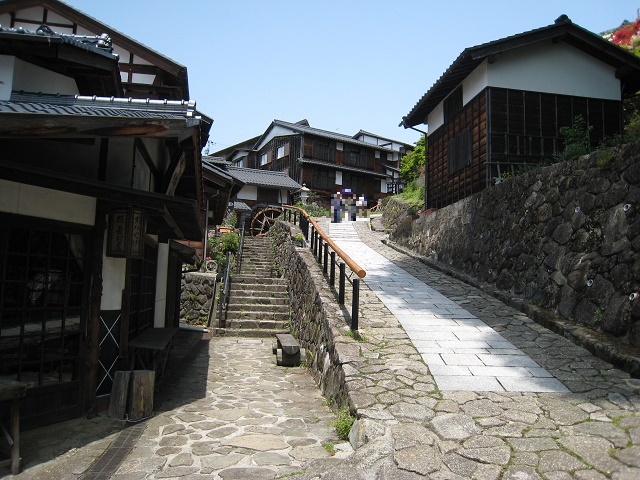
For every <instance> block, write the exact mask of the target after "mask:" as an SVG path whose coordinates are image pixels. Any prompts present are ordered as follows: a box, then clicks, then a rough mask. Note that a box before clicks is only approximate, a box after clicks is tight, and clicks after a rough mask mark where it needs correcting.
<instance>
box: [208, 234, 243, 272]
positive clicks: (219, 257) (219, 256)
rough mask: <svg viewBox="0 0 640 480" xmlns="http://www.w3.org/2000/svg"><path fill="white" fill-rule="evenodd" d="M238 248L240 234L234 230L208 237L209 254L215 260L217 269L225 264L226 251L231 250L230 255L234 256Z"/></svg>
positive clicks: (222, 267)
mask: <svg viewBox="0 0 640 480" xmlns="http://www.w3.org/2000/svg"><path fill="white" fill-rule="evenodd" d="M239 249H240V235H238V234H237V233H236V232H228V233H225V234H224V235H221V236H219V237H216V236H211V237H209V256H210V257H211V259H213V260H215V261H216V264H217V265H218V269H224V268H225V266H226V265H227V252H231V255H232V257H235V254H236V253H238V250H239Z"/></svg>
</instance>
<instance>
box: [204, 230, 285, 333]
mask: <svg viewBox="0 0 640 480" xmlns="http://www.w3.org/2000/svg"><path fill="white" fill-rule="evenodd" d="M289 304H290V301H289V292H288V289H287V281H286V280H285V279H284V278H280V277H279V275H278V272H277V271H276V269H275V268H274V258H273V249H272V247H271V239H269V238H266V237H245V239H244V250H243V252H242V268H241V271H240V273H235V274H233V275H232V281H231V290H230V293H229V304H228V306H227V313H226V324H225V328H218V329H216V333H218V334H223V335H239V336H246V337H269V336H274V335H275V334H276V333H286V332H288V327H289V315H290V308H289Z"/></svg>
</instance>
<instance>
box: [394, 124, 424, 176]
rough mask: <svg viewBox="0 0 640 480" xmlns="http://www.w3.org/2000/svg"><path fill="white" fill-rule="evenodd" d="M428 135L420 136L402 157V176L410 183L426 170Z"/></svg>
mask: <svg viewBox="0 0 640 480" xmlns="http://www.w3.org/2000/svg"><path fill="white" fill-rule="evenodd" d="M425 139H426V135H423V136H421V137H420V140H418V141H417V142H416V146H415V148H414V149H413V150H411V151H410V152H409V153H407V154H406V155H404V156H403V157H402V158H401V159H400V176H401V177H402V179H403V180H404V181H405V182H407V183H409V182H412V181H414V180H415V179H416V178H418V176H420V174H421V173H422V172H423V171H424V163H425V162H424V159H425V157H424V155H425V150H426V149H425Z"/></svg>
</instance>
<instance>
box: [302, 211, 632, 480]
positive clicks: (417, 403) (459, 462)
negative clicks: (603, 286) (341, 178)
mask: <svg viewBox="0 0 640 480" xmlns="http://www.w3.org/2000/svg"><path fill="white" fill-rule="evenodd" d="M354 227H355V229H356V231H357V232H358V234H359V237H360V239H361V240H362V242H363V243H364V244H366V245H368V246H370V247H371V248H373V249H374V250H375V251H376V252H377V253H379V254H381V255H383V256H384V257H385V258H387V259H388V260H390V261H391V262H393V264H394V265H396V266H397V267H399V268H401V269H403V270H404V271H406V272H408V273H410V274H411V275H412V276H414V277H415V278H417V279H419V280H421V281H423V282H425V283H426V284H428V285H429V286H431V287H433V288H434V289H436V290H437V291H438V292H439V293H440V294H442V295H445V296H446V297H447V298H449V299H451V300H452V301H454V302H456V303H457V304H458V305H463V306H464V308H465V310H467V311H468V312H470V313H471V314H473V315H474V316H475V317H477V318H478V319H480V320H482V321H483V322H484V323H485V324H487V325H489V326H491V327H492V329H493V330H495V331H496V332H499V334H500V335H501V336H502V337H504V338H505V339H506V340H507V341H509V342H511V343H512V344H513V345H514V346H515V347H516V348H518V349H519V350H521V351H522V352H524V353H525V354H526V355H527V356H528V357H530V358H531V359H533V360H534V361H535V362H536V363H537V364H538V365H540V366H541V367H542V368H544V369H546V370H547V371H549V372H550V373H551V374H552V375H553V376H554V377H555V378H557V379H558V380H560V381H561V382H562V383H563V384H564V385H565V386H566V388H567V389H568V392H564V393H535V392H507V391H505V392H483V391H446V390H440V389H439V388H438V387H437V385H436V382H435V379H434V378H433V375H432V373H431V372H430V371H429V369H428V368H427V367H426V365H425V364H424V363H423V361H422V360H423V359H422V356H421V355H420V354H419V352H418V351H417V349H416V348H415V347H413V345H412V343H411V341H410V338H409V336H408V335H407V333H406V331H405V330H404V329H403V328H402V325H401V323H400V322H399V321H398V319H397V318H396V317H395V316H394V315H393V314H392V312H391V311H390V310H389V309H388V308H387V307H386V306H385V305H384V303H382V301H381V300H380V299H379V298H378V296H377V295H376V294H375V293H374V292H373V291H372V290H371V289H369V288H368V287H367V286H366V283H365V286H364V288H362V291H361V312H360V327H361V334H362V336H363V337H364V338H365V341H364V342H358V346H359V351H358V352H357V353H355V354H354V355H353V357H352V358H348V359H344V361H345V362H346V363H348V371H347V373H346V381H347V385H348V386H349V390H350V399H351V403H352V407H353V409H354V410H355V411H356V412H357V414H358V416H359V420H358V421H357V422H356V427H355V428H354V430H353V431H352V440H353V443H355V445H356V446H357V447H358V448H357V450H356V452H355V454H354V455H353V456H352V457H351V458H350V459H349V460H348V466H345V465H342V466H336V467H331V468H329V469H323V466H322V465H318V469H317V470H316V471H311V470H310V471H309V472H307V473H306V474H305V476H303V477H301V478H305V479H316V478H323V479H339V478H350V479H372V480H373V479H387V480H388V479H396V478H397V479H402V480H407V479H418V478H425V477H427V478H434V479H467V478H474V479H479V480H481V479H487V480H493V479H500V478H502V479H508V480H512V479H513V480H516V479H517V480H528V479H532V480H534V479H548V480H564V479H570V478H575V479H581V480H587V479H589V480H591V479H594V480H595V479H605V478H612V479H616V480H631V479H638V478H640V415H639V411H640V397H639V395H638V394H639V387H640V383H638V381H637V380H633V379H630V378H629V376H628V375H627V374H626V373H624V372H622V371H620V370H617V369H615V368H613V367H612V366H611V365H610V364H608V363H607V362H604V361H602V360H600V359H598V358H596V357H594V356H593V355H591V354H590V353H589V352H588V351H586V350H585V349H583V348H581V347H577V346H575V345H573V344H572V343H571V342H570V341H568V340H567V339H565V338H563V337H560V336H558V335H556V334H554V333H552V332H551V331H549V330H547V329H545V328H543V327H541V326H540V325H538V324H536V323H534V322H533V321H532V320H531V319H529V318H527V316H526V315H524V314H522V313H520V312H517V311H515V310H513V309H512V308H510V307H508V306H506V305H504V304H503V303H501V302H500V301H498V300H496V299H495V298H493V297H490V296H489V295H487V294H486V293H484V292H482V291H480V290H478V289H475V288H473V287H470V286H469V285H467V284H465V283H463V282H460V281H458V280H455V279H452V278H451V277H448V276H446V275H444V274H442V273H440V272H438V271H435V270H433V269H431V268H429V267H427V266H426V265H424V264H422V263H420V262H418V261H416V260H415V259H414V258H412V257H411V256H409V255H406V254H404V253H401V252H399V251H397V250H395V249H393V248H390V247H389V246H387V245H384V244H383V243H382V242H381V241H382V239H383V238H384V235H382V234H380V233H377V232H373V231H371V230H370V229H369V228H368V224H367V223H366V222H356V224H354ZM365 279H366V277H365ZM347 472H348V475H349V476H346V475H347Z"/></svg>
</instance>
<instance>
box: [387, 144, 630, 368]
mask: <svg viewBox="0 0 640 480" xmlns="http://www.w3.org/2000/svg"><path fill="white" fill-rule="evenodd" d="M572 138H573V139H574V141H575V142H577V143H580V142H582V141H583V140H584V136H580V135H579V134H576V135H575V136H574V137H572ZM391 239H392V240H393V241H394V242H397V243H398V244H400V245H402V246H404V247H407V248H408V249H410V250H412V251H414V252H416V253H417V254H419V255H421V256H423V257H424V259H425V261H433V262H434V265H439V266H441V267H442V268H447V269H451V270H452V271H454V272H458V273H460V274H461V275H465V276H467V277H468V278H470V279H473V280H474V281H477V282H480V283H481V284H483V285H488V286H489V287H490V288H492V289H495V291H497V292H503V293H504V294H505V295H509V298H512V299H514V300H513V301H515V302H518V303H519V304H526V305H532V306H535V307H540V308H542V309H544V311H546V312H548V313H549V315H551V316H555V317H557V319H558V320H559V321H568V322H570V323H571V324H575V325H578V326H583V327H586V328H588V329H591V330H593V331H594V332H595V333H598V334H604V335H606V336H608V337H609V338H610V339H611V340H612V341H611V343H612V344H613V345H626V347H625V348H628V347H640V142H636V143H631V144H627V145H623V146H618V147H610V148H603V149H599V150H596V151H594V152H592V153H590V154H589V155H584V156H580V157H577V158H573V159H569V160H565V161H563V162H561V163H556V164H552V165H549V166H545V167H540V168H536V169H534V170H531V171H529V172H526V173H523V174H522V175H516V176H514V177H513V178H511V179H509V181H508V182H502V183H501V184H499V185H496V186H493V187H490V188H488V189H486V190H484V191H483V192H480V193H478V194H475V195H473V196H471V197H468V198H466V199H464V200H461V201H460V202H457V203H455V204H453V205H450V206H448V207H445V208H442V209H440V210H438V211H436V212H434V213H432V214H429V215H427V216H425V217H424V218H420V219H417V220H415V221H413V222H410V223H403V224H400V225H399V226H398V228H397V229H396V230H395V231H394V232H392V234H391ZM567 328H568V327H567ZM612 348H615V347H612ZM639 351H640V350H639ZM607 355H608V354H607ZM605 356H606V355H605ZM620 366H621V367H622V368H625V369H626V370H629V368H631V369H636V370H637V372H636V374H640V365H637V364H636V363H633V364H632V365H631V366H629V365H627V366H623V365H620Z"/></svg>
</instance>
